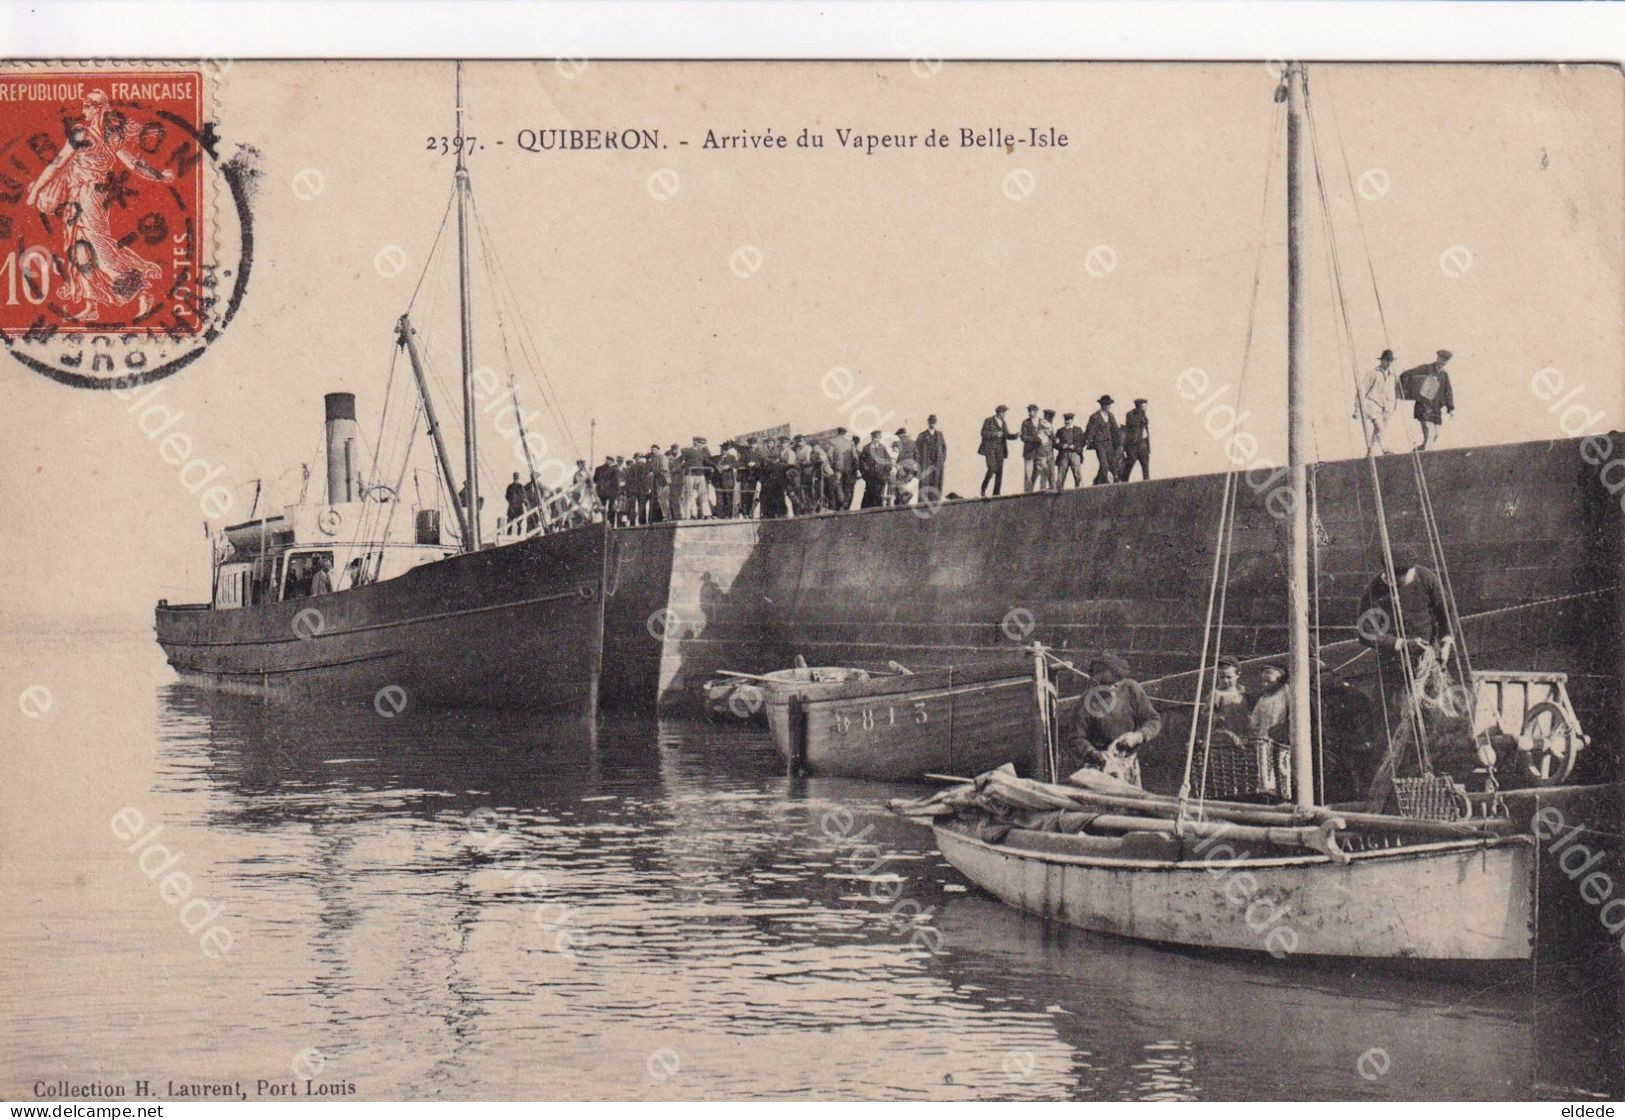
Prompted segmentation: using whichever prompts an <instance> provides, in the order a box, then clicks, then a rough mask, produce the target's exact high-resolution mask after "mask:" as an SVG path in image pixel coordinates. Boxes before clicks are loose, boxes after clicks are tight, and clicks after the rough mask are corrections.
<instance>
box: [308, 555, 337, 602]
mask: <svg viewBox="0 0 1625 1120" xmlns="http://www.w3.org/2000/svg"><path fill="white" fill-rule="evenodd" d="M310 593H311V594H312V595H331V594H332V593H333V557H332V555H331V554H329V553H326V552H324V553H322V554H321V556H319V557H317V559H316V574H315V575H313V576H311V577H310Z"/></svg>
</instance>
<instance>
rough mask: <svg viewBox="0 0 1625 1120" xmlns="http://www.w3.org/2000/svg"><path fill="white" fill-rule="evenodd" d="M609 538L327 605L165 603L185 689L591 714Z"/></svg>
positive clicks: (163, 638) (492, 552) (438, 568)
mask: <svg viewBox="0 0 1625 1120" xmlns="http://www.w3.org/2000/svg"><path fill="white" fill-rule="evenodd" d="M605 540H606V531H605V530H604V528H603V526H598V525H594V526H586V527H583V528H580V529H575V530H571V531H570V532H567V533H560V534H556V535H552V536H546V537H538V538H535V539H533V540H529V541H522V542H519V543H517V544H513V545H508V546H505V547H502V548H491V549H484V550H482V551H479V552H473V553H465V554H462V555H458V556H451V557H447V558H446V559H444V560H439V561H435V562H433V563H429V564H424V565H422V566H420V567H418V568H415V569H413V570H412V571H409V572H407V573H405V574H404V575H401V576H399V577H396V578H394V579H390V580H385V581H382V582H379V583H373V584H368V585H365V586H363V587H359V588H355V589H353V590H346V591H339V592H335V593H333V594H330V595H322V596H314V597H309V598H303V599H293V600H289V601H286V602H280V603H270V604H264V605H261V606H255V607H245V608H242V609H237V610H213V609H210V608H208V607H206V606H169V605H167V604H160V605H159V607H158V610H157V616H156V630H157V635H158V642H159V644H160V645H161V646H162V647H163V649H164V652H165V654H166V655H167V656H168V658H169V663H170V665H171V666H173V668H174V669H175V671H176V673H177V674H178V675H179V676H180V678H181V680H182V681H183V682H186V683H189V684H194V685H199V686H202V687H206V688H211V689H217V690H221V691H228V692H241V693H259V694H267V695H273V696H279V697H285V698H291V699H313V700H314V699H321V700H339V701H366V702H370V703H374V704H375V705H376V706H378V708H379V710H380V711H381V712H385V713H387V714H390V715H393V714H395V713H396V712H397V711H399V710H401V709H403V708H404V707H405V706H410V705H425V706H431V707H470V706H471V707H483V708H513V709H532V710H550V711H551V710H559V711H575V712H581V713H584V714H585V713H590V712H592V711H594V710H595V705H596V696H597V688H598V674H599V667H600V656H601V652H602V629H603V595H602V583H603V567H604V552H605Z"/></svg>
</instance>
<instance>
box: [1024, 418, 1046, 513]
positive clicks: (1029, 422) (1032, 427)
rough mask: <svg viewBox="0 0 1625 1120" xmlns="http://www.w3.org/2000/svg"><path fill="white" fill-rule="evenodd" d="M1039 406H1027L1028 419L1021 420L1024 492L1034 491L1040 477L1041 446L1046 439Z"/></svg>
mask: <svg viewBox="0 0 1625 1120" xmlns="http://www.w3.org/2000/svg"><path fill="white" fill-rule="evenodd" d="M1040 423H1041V422H1040V421H1039V419H1038V406H1037V405H1036V404H1030V405H1028V406H1027V419H1025V420H1023V421H1022V422H1021V480H1022V489H1023V492H1024V493H1028V494H1031V493H1032V492H1033V484H1034V482H1035V481H1036V480H1037V478H1038V458H1039V448H1040V445H1041V444H1042V443H1043V441H1044V437H1043V435H1042V434H1041V433H1040V431H1039V425H1040Z"/></svg>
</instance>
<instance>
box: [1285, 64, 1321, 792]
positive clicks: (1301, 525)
mask: <svg viewBox="0 0 1625 1120" xmlns="http://www.w3.org/2000/svg"><path fill="white" fill-rule="evenodd" d="M1303 83H1304V73H1303V66H1302V64H1301V63H1296V62H1294V63H1291V64H1289V65H1288V66H1287V71H1286V102H1287V113H1286V291H1287V295H1286V401H1287V405H1286V407H1287V430H1286V447H1287V470H1288V474H1289V477H1290V482H1291V487H1292V519H1291V521H1290V523H1289V524H1288V532H1287V564H1288V567H1287V625H1288V631H1289V643H1290V644H1289V646H1288V650H1289V656H1290V661H1291V667H1290V671H1289V673H1288V681H1287V684H1288V687H1289V688H1291V690H1292V692H1291V700H1292V710H1291V715H1290V720H1289V725H1288V726H1289V729H1290V735H1291V741H1292V778H1293V795H1294V798H1295V800H1296V802H1297V804H1298V805H1299V806H1301V807H1303V808H1310V807H1311V806H1313V805H1314V803H1315V775H1314V768H1313V767H1314V745H1313V743H1312V742H1311V741H1310V727H1311V720H1310V718H1309V714H1310V713H1309V696H1310V688H1309V659H1310V648H1309V510H1308V506H1307V502H1308V495H1307V490H1308V487H1307V485H1306V475H1307V472H1306V469H1305V466H1304V449H1305V446H1306V444H1307V442H1308V419H1307V414H1308V400H1307V395H1306V392H1305V389H1306V386H1305V384H1304V352H1303V268H1302V262H1301V260H1300V251H1301V246H1300V244H1299V242H1300V240H1301V236H1302V226H1303V221H1302V217H1303V199H1302V184H1301V182H1300V175H1299V167H1298V164H1299V160H1300V159H1301V155H1302V153H1301V148H1302V131H1303V127H1302V126H1303V122H1302V115H1303Z"/></svg>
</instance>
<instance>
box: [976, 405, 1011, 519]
mask: <svg viewBox="0 0 1625 1120" xmlns="http://www.w3.org/2000/svg"><path fill="white" fill-rule="evenodd" d="M1009 411H1010V408H1009V406H1008V405H1002V404H1001V405H1000V406H999V407H998V408H995V409H994V410H993V415H992V416H989V417H988V418H987V419H986V420H983V421H982V442H981V445H980V446H979V447H978V448H977V449H976V453H977V454H978V455H980V456H981V457H982V458H983V460H985V461H986V463H987V473H986V474H984V475H983V476H982V497H984V498H985V497H987V484H988V483H990V482H991V483H992V484H993V496H994V497H995V498H996V497H998V496H999V490H1000V489H1001V488H1002V487H1003V486H1004V460H1005V456H1006V455H1007V454H1008V452H1009V449H1008V448H1006V447H1005V446H1004V445H1005V444H1006V443H1008V442H1010V441H1011V440H1013V439H1015V438H1016V433H1015V432H1012V431H1011V430H1010V426H1009V425H1008V424H1006V423H1005V422H1004V414H1005V413H1007V412H1009Z"/></svg>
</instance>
